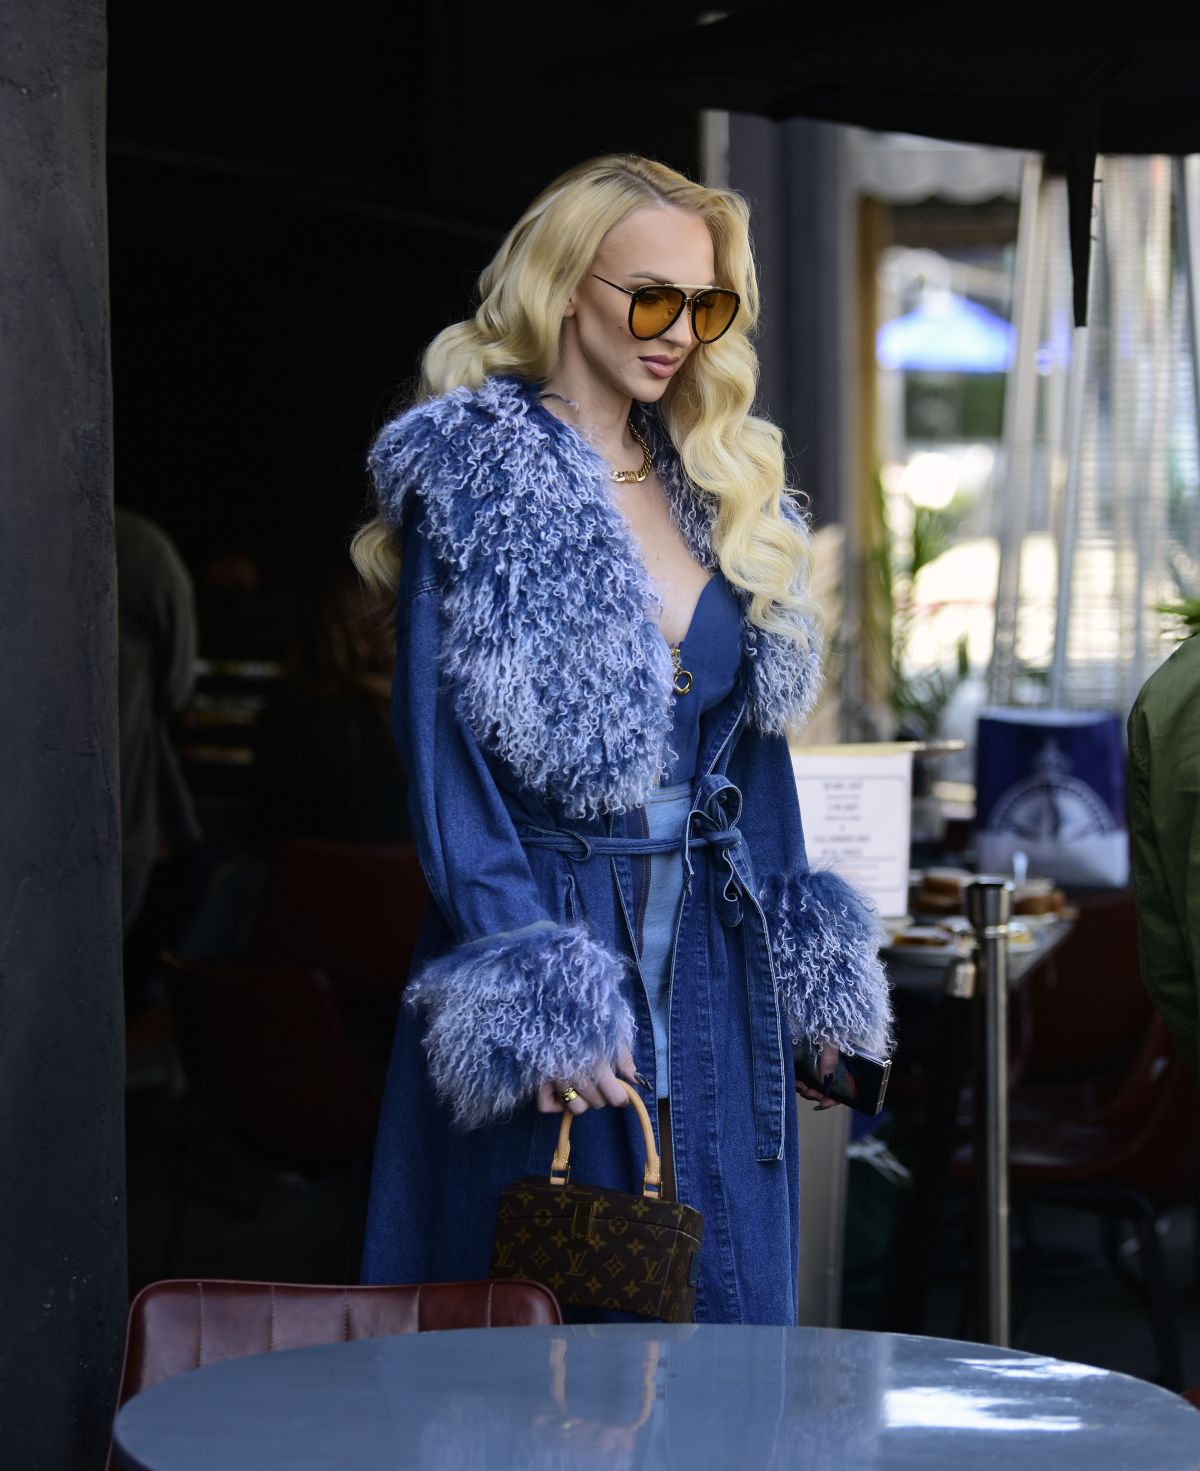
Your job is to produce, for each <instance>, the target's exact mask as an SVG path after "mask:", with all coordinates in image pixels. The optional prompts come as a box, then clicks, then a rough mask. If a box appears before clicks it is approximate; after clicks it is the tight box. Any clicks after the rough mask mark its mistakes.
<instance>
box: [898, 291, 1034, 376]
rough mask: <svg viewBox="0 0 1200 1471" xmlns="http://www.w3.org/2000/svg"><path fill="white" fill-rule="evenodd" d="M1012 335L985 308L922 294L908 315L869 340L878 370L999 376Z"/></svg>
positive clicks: (951, 296)
mask: <svg viewBox="0 0 1200 1471" xmlns="http://www.w3.org/2000/svg"><path fill="white" fill-rule="evenodd" d="M1016 335H1017V334H1016V330H1015V329H1014V328H1013V326H1012V325H1011V323H1009V322H1006V321H1005V320H1004V319H1003V318H1002V317H998V316H996V314H995V312H989V311H988V309H987V308H986V307H983V306H980V305H979V304H978V303H977V302H974V301H970V300H968V299H967V297H965V296H958V295H956V294H955V293H954V292H953V291H944V290H943V291H926V292H925V293H924V294H923V295H922V297H921V299H920V301H919V302H918V303H917V305H916V306H915V307H914V308H913V310H912V311H911V312H908V313H906V314H905V315H904V316H903V317H896V318H895V320H894V321H891V322H885V323H884V325H883V326H882V327H880V329H879V331H878V332H877V333H876V334H875V360H876V362H877V363H878V364H879V366H880V367H881V368H899V369H902V370H907V371H909V372H926V373H1005V372H1007V371H1008V368H1009V366H1010V364H1011V363H1012V360H1013V353H1014V352H1015V350H1016Z"/></svg>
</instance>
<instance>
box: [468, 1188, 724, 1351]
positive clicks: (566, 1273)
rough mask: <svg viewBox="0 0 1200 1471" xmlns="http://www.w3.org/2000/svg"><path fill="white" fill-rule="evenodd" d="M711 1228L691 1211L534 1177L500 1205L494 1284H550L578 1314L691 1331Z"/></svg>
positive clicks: (509, 1193)
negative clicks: (652, 1321)
mask: <svg viewBox="0 0 1200 1471" xmlns="http://www.w3.org/2000/svg"><path fill="white" fill-rule="evenodd" d="M703 1229H704V1222H703V1219H702V1217H701V1215H700V1213H699V1211H695V1210H693V1209H692V1208H691V1207H690V1206H687V1205H678V1204H676V1203H675V1202H674V1201H666V1200H651V1199H648V1198H647V1197H646V1196H642V1195H626V1194H624V1193H623V1192H621V1191H616V1190H601V1189H599V1188H598V1187H596V1186H594V1185H572V1184H566V1185H551V1184H550V1183H549V1181H547V1180H546V1179H545V1178H542V1177H538V1176H533V1177H531V1178H529V1179H525V1180H518V1181H516V1183H515V1184H512V1185H509V1186H508V1187H507V1188H506V1189H505V1190H504V1192H503V1193H502V1195H501V1197H500V1206H499V1209H498V1211H497V1213H496V1240H495V1245H494V1247H493V1250H492V1270H491V1275H492V1276H493V1277H518V1278H524V1279H528V1280H531V1281H534V1282H542V1283H545V1285H546V1286H547V1287H549V1288H550V1289H551V1291H552V1292H553V1293H554V1295H555V1296H556V1297H557V1298H558V1300H559V1302H561V1303H570V1304H571V1305H572V1306H574V1307H593V1308H619V1309H621V1310H622V1311H624V1312H627V1313H637V1314H639V1315H641V1316H643V1317H647V1318H656V1319H658V1320H660V1321H661V1322H664V1323H690V1322H692V1320H693V1317H694V1310H695V1298H696V1273H697V1269H698V1266H699V1253H700V1238H701V1235H702V1233H703Z"/></svg>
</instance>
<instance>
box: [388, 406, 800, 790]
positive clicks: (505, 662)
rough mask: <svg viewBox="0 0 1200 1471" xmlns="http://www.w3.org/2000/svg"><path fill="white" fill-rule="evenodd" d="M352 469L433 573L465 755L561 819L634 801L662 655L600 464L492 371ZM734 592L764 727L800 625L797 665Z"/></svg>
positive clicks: (695, 518)
mask: <svg viewBox="0 0 1200 1471" xmlns="http://www.w3.org/2000/svg"><path fill="white" fill-rule="evenodd" d="M643 424H644V427H645V430H646V432H647V433H648V434H650V435H651V436H653V439H654V448H655V457H656V458H655V466H656V469H657V470H658V473H659V477H660V479H661V481H662V483H663V485H664V487H665V489H666V492H667V496H668V499H669V501H670V504H671V513H672V516H673V518H674V520H675V523H676V525H677V526H678V527H679V530H680V532H681V533H682V535H683V536H684V538H685V540H686V541H687V543H688V545H689V547H690V548H691V551H692V553H693V555H694V556H695V557H696V558H697V560H698V561H700V562H701V563H702V564H703V565H704V566H706V567H709V568H715V567H716V565H717V564H716V558H715V557H714V555H713V548H712V528H713V524H714V520H715V514H716V503H715V500H714V498H713V497H712V496H709V495H706V494H704V493H703V492H701V491H699V490H698V489H697V488H696V487H695V486H693V485H691V484H690V482H688V481H687V479H686V478H685V477H684V475H683V473H682V470H681V467H680V464H679V460H678V456H677V455H676V454H675V452H674V450H673V448H672V446H671V444H670V441H669V440H668V439H667V436H666V433H665V431H664V430H663V428H662V426H661V423H660V421H659V420H658V417H657V415H656V414H654V413H653V412H652V411H646V412H645V413H644V415H643ZM369 463H370V467H371V472H372V475H373V478H374V482H375V486H376V490H377V493H378V496H379V501H380V507H381V513H382V515H383V517H384V520H385V522H386V523H387V524H388V525H389V526H390V527H391V528H392V529H393V530H395V529H397V528H398V527H399V525H400V520H401V516H402V514H403V513H404V510H405V507H406V505H407V502H408V501H409V499H410V498H411V495H412V493H413V492H414V491H417V492H419V494H420V498H421V502H422V504H423V506H424V509H425V513H426V522H425V529H426V533H427V534H428V535H429V537H430V538H431V540H432V544H433V548H434V551H435V552H436V554H437V557H438V560H439V563H440V565H441V567H442V571H443V575H444V596H443V606H444V616H445V633H444V641H443V647H442V668H443V671H444V672H445V674H446V675H447V676H448V677H449V678H450V679H451V680H452V682H453V686H454V689H455V691H456V698H457V702H458V710H459V714H460V715H461V716H462V717H463V719H464V720H465V721H466V722H467V724H468V725H469V727H470V728H471V730H472V731H473V732H474V734H475V736H476V738H477V739H478V740H479V741H480V743H481V744H482V745H483V746H484V747H485V748H486V749H487V750H489V751H491V752H492V753H493V754H494V755H497V756H499V757H500V758H502V759H503V760H504V761H506V762H507V763H508V764H509V765H510V766H511V767H512V768H513V769H514V770H515V771H516V773H517V774H518V776H520V777H521V779H522V780H523V781H524V782H525V783H526V784H527V785H528V786H530V787H531V788H532V789H533V790H534V791H536V792H538V793H539V795H541V796H543V797H544V798H546V799H548V800H550V801H551V802H552V803H554V804H556V805H557V806H558V807H559V808H561V810H562V811H563V813H564V814H566V815H567V816H569V817H575V818H590V817H593V816H596V815H597V814H600V813H604V812H621V811H624V810H625V809H626V808H629V807H637V806H640V805H641V804H642V803H644V802H645V800H646V798H647V796H648V795H649V794H650V792H651V791H653V789H654V787H655V786H656V785H657V784H658V781H659V778H660V776H661V774H662V772H663V769H664V768H665V765H666V761H667V755H666V753H667V750H668V744H667V743H668V737H669V735H670V731H671V724H672V701H673V699H674V696H673V695H672V693H671V678H672V670H671V657H670V653H669V651H668V649H667V645H666V643H665V641H664V640H663V638H662V636H661V635H660V633H659V632H658V627H657V609H658V607H659V604H660V600H659V599H658V597H657V595H656V593H655V592H654V589H653V587H652V585H651V582H650V578H649V576H648V574H647V572H646V569H645V565H644V563H643V561H642V559H641V556H640V555H639V552H638V550H637V547H636V544H635V542H634V540H633V536H632V533H631V532H630V531H629V529H628V526H627V525H626V522H625V520H624V517H623V516H622V515H621V513H620V512H619V511H618V510H617V508H616V507H615V505H614V504H613V503H612V500H611V497H610V496H609V495H608V492H607V483H608V467H607V466H606V465H605V463H604V462H603V460H602V459H601V458H600V457H599V456H598V455H597V454H596V453H595V451H594V450H593V449H591V447H590V446H589V445H588V444H587V443H586V442H585V441H584V439H583V438H582V437H581V436H580V435H579V434H578V433H576V431H575V430H574V429H572V428H570V427H569V426H568V425H566V424H563V423H561V422H560V421H559V420H558V419H556V418H555V417H554V416H553V415H552V414H550V413H549V412H548V411H547V410H546V409H544V408H543V407H542V406H541V404H540V403H539V402H538V399H537V388H536V386H535V385H532V384H530V383H528V382H525V381H524V380H522V379H519V378H510V377H503V378H499V377H498V378H491V379H488V381H487V382H486V383H485V384H484V385H483V387H482V388H479V389H465V388H463V389H455V390H453V391H452V392H450V393H447V394H444V395H442V396H441V397H438V398H433V399H428V400H426V401H425V402H423V403H420V404H418V405H416V407H415V408H412V409H410V410H409V411H408V412H407V413H406V414H403V415H401V417H400V418H398V419H395V420H393V421H392V422H391V423H390V424H388V425H386V426H385V427H384V429H383V430H382V432H381V433H380V435H379V437H378V439H377V440H376V442H375V445H374V447H373V448H372V451H371V455H370V460H369ZM788 514H792V515H794V516H795V517H797V519H798V518H799V512H794V511H791V510H790V503H789V512H788ZM801 524H803V523H801ZM737 591H738V592H739V597H741V598H742V605H743V648H744V656H743V669H744V670H745V672H746V684H747V693H748V697H749V715H750V720H751V723H752V724H753V725H755V726H756V727H757V728H758V729H759V730H760V731H763V732H764V733H781V732H784V731H785V730H786V728H787V727H788V726H789V725H792V724H795V723H797V722H798V721H800V720H801V719H802V718H803V717H804V716H805V715H806V714H807V713H808V710H809V709H810V708H811V705H812V702H813V700H814V698H815V696H816V693H817V688H818V684H819V672H818V670H819V655H818V653H817V648H818V642H817V639H818V636H817V631H816V629H815V628H814V627H813V626H812V625H811V624H808V625H806V632H807V634H808V637H809V640H810V646H811V649H812V652H811V653H807V654H806V653H803V652H802V651H801V650H800V648H799V647H798V645H796V644H795V643H794V642H793V641H792V640H791V639H788V638H785V637H782V636H780V635H777V634H769V633H765V632H763V630H761V629H756V628H755V627H754V626H753V625H752V624H751V623H750V621H749V619H748V618H747V617H746V616H745V608H746V607H747V605H748V602H749V599H748V598H746V597H745V596H743V595H742V594H741V593H740V590H737Z"/></svg>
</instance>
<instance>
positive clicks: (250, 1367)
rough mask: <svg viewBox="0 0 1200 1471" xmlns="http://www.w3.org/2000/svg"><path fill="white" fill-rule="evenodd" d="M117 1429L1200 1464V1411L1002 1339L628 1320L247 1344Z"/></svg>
mask: <svg viewBox="0 0 1200 1471" xmlns="http://www.w3.org/2000/svg"><path fill="white" fill-rule="evenodd" d="M116 1441H117V1450H118V1461H119V1464H120V1465H122V1466H124V1467H126V1468H135V1471H284V1468H286V1471H309V1468H312V1471H317V1468H320V1471H336V1468H343V1467H344V1468H347V1471H350V1468H353V1471H407V1468H416V1467H420V1468H422V1471H469V1468H483V1471H501V1468H507V1467H512V1468H520V1471H537V1468H550V1467H553V1468H555V1471H567V1468H575V1467H579V1468H584V1467H597V1468H600V1467H602V1468H605V1471H619V1468H624V1467H662V1468H666V1467H676V1468H679V1471H704V1468H708V1467H713V1468H718V1467H719V1468H720V1471H748V1468H753V1467H779V1468H783V1467H794V1468H806V1471H807V1468H811V1471H828V1468H830V1467H837V1468H840V1471H866V1468H869V1467H889V1468H891V1467H911V1468H918V1467H919V1468H921V1471H941V1468H945V1471H976V1468H978V1471H983V1468H987V1471H1006V1468H1010V1467H1011V1468H1014V1471H1031V1468H1034V1467H1038V1466H1053V1467H1055V1468H1056V1471H1071V1468H1079V1471H1110V1468H1111V1471H1196V1467H1197V1466H1200V1413H1197V1412H1196V1410H1194V1409H1193V1408H1192V1407H1191V1406H1190V1405H1188V1404H1185V1403H1184V1402H1183V1401H1182V1400H1180V1399H1179V1398H1178V1397H1177V1396H1175V1395H1172V1394H1169V1393H1168V1392H1167V1391H1166V1390H1163V1389H1158V1388H1156V1387H1155V1386H1154V1385H1152V1384H1147V1383H1145V1382H1144V1381H1143V1380H1140V1379H1131V1378H1129V1377H1127V1376H1126V1375H1123V1374H1110V1373H1108V1372H1107V1371H1106V1370H1103V1369H1094V1368H1089V1367H1088V1366H1086V1365H1084V1364H1070V1363H1064V1362H1062V1361H1061V1360H1058V1359H1048V1358H1039V1357H1037V1356H1036V1355H1033V1354H1025V1353H1018V1352H1016V1351H1014V1350H1010V1349H999V1348H988V1347H986V1346H984V1345H982V1344H973V1343H957V1342H952V1341H950V1340H948V1339H939V1338H916V1337H906V1336H904V1335H898V1334H888V1333H853V1332H848V1331H843V1330H840V1329H822V1328H742V1327H717V1326H711V1325H696V1326H692V1325H688V1326H663V1325H661V1324H646V1325H644V1326H643V1325H624V1324H621V1325H612V1326H607V1325H606V1326H603V1327H600V1326H597V1327H575V1328H491V1329H471V1330H460V1331H457V1332H449V1333H420V1334H411V1335H407V1336H403V1337H398V1338H377V1339H364V1340H360V1341H358V1342H354V1343H339V1344H333V1345H330V1346H329V1347H320V1348H305V1349H292V1350H289V1351H287V1352H282V1353H272V1354H260V1355H256V1356H255V1357H253V1358H245V1359H236V1360H232V1361H231V1362H229V1363H225V1364H215V1365H213V1366H212V1367H210V1368H205V1369H198V1370H195V1371H194V1372H192V1373H189V1374H183V1375H180V1376H179V1377H178V1378H176V1379H170V1380H167V1381H165V1382H164V1383H162V1384H157V1385H155V1386H153V1387H152V1388H151V1389H148V1390H146V1391H145V1392H144V1393H143V1394H140V1395H138V1396H136V1398H134V1399H132V1400H130V1402H129V1403H128V1404H127V1405H126V1406H125V1407H124V1409H123V1410H122V1411H121V1413H120V1414H119V1416H118V1417H117V1425H116Z"/></svg>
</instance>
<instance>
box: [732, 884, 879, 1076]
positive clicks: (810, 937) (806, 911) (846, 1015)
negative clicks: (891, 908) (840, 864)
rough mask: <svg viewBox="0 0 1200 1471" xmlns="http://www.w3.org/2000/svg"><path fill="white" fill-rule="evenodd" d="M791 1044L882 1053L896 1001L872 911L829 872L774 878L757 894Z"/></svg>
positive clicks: (876, 917) (875, 917)
mask: <svg viewBox="0 0 1200 1471" xmlns="http://www.w3.org/2000/svg"><path fill="white" fill-rule="evenodd" d="M760 898H761V902H762V907H763V913H764V914H765V915H766V918H767V928H768V929H769V931H770V934H771V956H772V959H773V961H774V964H775V975H776V979H777V980H778V983H779V992H780V1000H781V1002H782V1004H783V1009H784V1015H785V1016H786V1018H787V1024H788V1028H789V1031H790V1033H791V1040H792V1041H793V1043H796V1042H801V1041H805V1040H807V1041H810V1042H832V1043H833V1044H834V1045H835V1046H837V1047H840V1048H842V1049H843V1050H844V1051H846V1052H854V1051H857V1050H859V1049H862V1050H863V1051H865V1052H872V1053H877V1054H884V1053H886V1052H887V1050H888V1048H889V1047H890V1045H891V1020H892V1013H891V1003H890V1002H889V1000H888V982H887V977H886V975H885V974H884V970H883V966H882V964H881V962H880V959H879V947H880V945H881V944H882V943H883V927H882V926H881V925H880V923H879V918H878V916H877V915H876V913H875V911H874V910H873V909H872V908H871V907H870V906H869V905H868V903H867V902H866V900H865V899H864V898H863V897H862V895H861V894H859V893H858V892H857V891H856V890H854V889H852V888H851V887H850V885H849V884H848V883H846V881H845V880H844V879H841V878H839V877H838V875H837V874H836V873H831V872H830V871H828V870H819V871H817V872H810V873H806V874H804V875H802V876H800V877H795V876H789V877H772V878H769V879H768V880H767V881H766V882H765V883H764V885H763V889H762V893H761V895H760Z"/></svg>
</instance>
